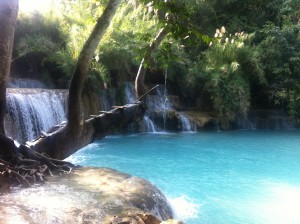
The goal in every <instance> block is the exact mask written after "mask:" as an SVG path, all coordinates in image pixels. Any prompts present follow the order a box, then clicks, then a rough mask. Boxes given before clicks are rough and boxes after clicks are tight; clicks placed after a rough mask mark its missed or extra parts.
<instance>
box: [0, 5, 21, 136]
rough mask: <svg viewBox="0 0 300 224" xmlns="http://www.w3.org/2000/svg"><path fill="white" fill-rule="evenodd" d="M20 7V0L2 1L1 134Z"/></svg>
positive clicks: (0, 64) (0, 42)
mask: <svg viewBox="0 0 300 224" xmlns="http://www.w3.org/2000/svg"><path fill="white" fill-rule="evenodd" d="M18 9H19V1H18V0H1V1H0V27H1V31H0V134H5V133H4V115H5V109H6V86H7V81H8V77H9V71H10V62H11V54H12V48H13V41H14V31H15V26H16V20H17V14H18Z"/></svg>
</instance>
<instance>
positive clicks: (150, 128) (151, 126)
mask: <svg viewBox="0 0 300 224" xmlns="http://www.w3.org/2000/svg"><path fill="white" fill-rule="evenodd" d="M143 121H144V122H146V124H147V132H156V130H155V126H154V123H153V121H152V120H151V119H150V118H149V117H148V116H147V115H145V116H144V119H143Z"/></svg>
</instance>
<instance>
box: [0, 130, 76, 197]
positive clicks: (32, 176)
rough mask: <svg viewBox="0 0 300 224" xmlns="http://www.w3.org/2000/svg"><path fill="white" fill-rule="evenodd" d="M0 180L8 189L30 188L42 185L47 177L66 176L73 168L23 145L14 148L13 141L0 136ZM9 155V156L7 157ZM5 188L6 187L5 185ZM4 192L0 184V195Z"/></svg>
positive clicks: (66, 163)
mask: <svg viewBox="0 0 300 224" xmlns="http://www.w3.org/2000/svg"><path fill="white" fill-rule="evenodd" d="M3 142H5V147H0V148H1V150H0V152H1V154H0V180H1V182H2V185H4V184H3V183H4V182H6V183H8V185H9V187H14V186H21V187H30V186H32V185H33V184H37V183H44V182H45V181H47V176H53V175H63V174H68V173H70V172H71V171H72V169H73V168H74V167H75V166H74V165H73V164H71V163H69V162H65V161H61V160H56V159H51V158H49V157H47V156H46V155H42V154H40V153H38V152H36V151H34V150H32V149H31V148H30V147H28V146H25V145H20V146H18V147H17V146H16V145H15V144H14V141H13V140H12V139H10V138H8V137H6V136H3V135H2V136H0V145H1V146H4V144H2V143H3ZM7 155H9V156H7ZM5 186H6V185H5ZM3 191H4V190H3V189H2V187H1V184H0V193H1V192H3Z"/></svg>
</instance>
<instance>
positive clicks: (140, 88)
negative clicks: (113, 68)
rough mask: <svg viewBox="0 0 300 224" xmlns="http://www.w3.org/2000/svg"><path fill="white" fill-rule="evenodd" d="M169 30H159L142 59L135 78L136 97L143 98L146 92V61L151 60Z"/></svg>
mask: <svg viewBox="0 0 300 224" xmlns="http://www.w3.org/2000/svg"><path fill="white" fill-rule="evenodd" d="M167 34H168V32H167V31H166V29H165V28H162V29H160V30H159V32H158V34H157V36H156V37H155V39H154V41H153V42H152V43H151V44H150V46H149V49H148V51H147V52H146V55H145V57H144V58H143V59H142V61H141V63H140V67H139V70H138V73H137V76H136V79H135V92H136V98H137V99H141V98H142V97H143V96H144V94H145V92H146V88H145V86H144V80H145V73H146V68H145V62H148V61H150V59H151V57H152V54H153V53H154V52H155V51H156V50H157V48H158V47H159V45H160V44H161V42H162V41H163V40H164V38H165V37H166V36H167Z"/></svg>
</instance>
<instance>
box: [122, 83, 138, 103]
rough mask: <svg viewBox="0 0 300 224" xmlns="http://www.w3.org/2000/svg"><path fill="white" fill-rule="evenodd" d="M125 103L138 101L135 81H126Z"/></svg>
mask: <svg viewBox="0 0 300 224" xmlns="http://www.w3.org/2000/svg"><path fill="white" fill-rule="evenodd" d="M124 93H125V103H134V102H135V101H136V96H135V88H134V84H133V82H125V88H124Z"/></svg>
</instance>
